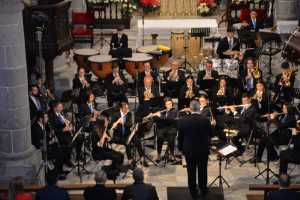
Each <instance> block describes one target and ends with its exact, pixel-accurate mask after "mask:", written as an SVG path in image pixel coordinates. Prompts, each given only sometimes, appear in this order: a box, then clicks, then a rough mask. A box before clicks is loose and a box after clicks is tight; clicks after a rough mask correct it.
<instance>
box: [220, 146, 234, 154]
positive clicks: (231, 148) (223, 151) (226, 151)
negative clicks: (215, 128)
mask: <svg viewBox="0 0 300 200" xmlns="http://www.w3.org/2000/svg"><path fill="white" fill-rule="evenodd" d="M236 150H237V148H236V147H235V146H233V145H228V146H226V147H224V148H222V149H220V150H219V151H218V152H219V153H220V154H221V155H222V156H228V155H229V154H232V153H233V152H235V151H236Z"/></svg>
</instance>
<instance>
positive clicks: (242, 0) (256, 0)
mask: <svg viewBox="0 0 300 200" xmlns="http://www.w3.org/2000/svg"><path fill="white" fill-rule="evenodd" d="M261 1H263V0H232V3H233V4H241V3H259V2H261Z"/></svg>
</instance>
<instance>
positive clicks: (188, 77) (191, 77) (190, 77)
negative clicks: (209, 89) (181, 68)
mask: <svg viewBox="0 0 300 200" xmlns="http://www.w3.org/2000/svg"><path fill="white" fill-rule="evenodd" d="M188 79H192V80H193V81H194V77H193V76H192V75H188V76H187V77H186V78H185V80H188Z"/></svg>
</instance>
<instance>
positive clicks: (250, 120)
mask: <svg viewBox="0 0 300 200" xmlns="http://www.w3.org/2000/svg"><path fill="white" fill-rule="evenodd" d="M256 118H257V110H256V106H255V105H253V104H251V106H250V107H249V108H248V109H247V110H245V111H244V112H243V113H242V114H240V115H239V118H238V121H237V122H238V126H239V130H240V132H241V134H243V135H248V134H250V132H251V130H252V128H254V125H255V124H254V122H255V119H256Z"/></svg>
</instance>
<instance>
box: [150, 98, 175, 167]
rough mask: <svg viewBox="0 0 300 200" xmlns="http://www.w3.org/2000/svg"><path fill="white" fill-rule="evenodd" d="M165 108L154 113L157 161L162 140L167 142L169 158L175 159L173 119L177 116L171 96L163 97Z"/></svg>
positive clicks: (158, 160) (159, 158)
mask: <svg viewBox="0 0 300 200" xmlns="http://www.w3.org/2000/svg"><path fill="white" fill-rule="evenodd" d="M164 102H165V108H166V109H165V110H163V111H162V112H157V113H154V114H153V116H156V117H155V118H154V122H155V123H156V134H157V159H156V161H157V162H160V160H161V157H160V155H161V151H162V146H163V143H164V141H167V142H168V150H169V152H170V155H171V158H172V159H173V160H175V154H174V150H175V138H176V133H177V129H176V125H175V120H176V117H177V110H176V109H175V108H174V103H173V101H172V99H171V98H169V97H166V98H165V99H164Z"/></svg>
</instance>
